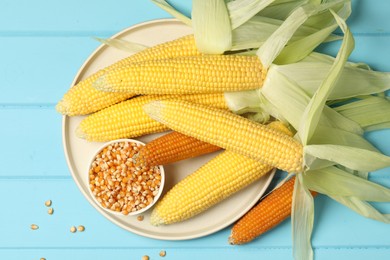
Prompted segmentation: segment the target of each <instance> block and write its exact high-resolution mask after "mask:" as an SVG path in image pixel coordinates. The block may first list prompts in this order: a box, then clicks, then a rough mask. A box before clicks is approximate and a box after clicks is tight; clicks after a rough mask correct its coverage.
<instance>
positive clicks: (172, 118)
mask: <svg viewBox="0 0 390 260" xmlns="http://www.w3.org/2000/svg"><path fill="white" fill-rule="evenodd" d="M144 110H145V111H146V113H147V114H148V115H149V116H151V117H152V118H153V119H155V120H157V121H159V122H161V123H163V124H164V125H166V126H168V127H169V128H171V129H172V130H174V131H177V132H181V133H183V134H185V135H189V136H192V137H195V138H197V139H199V140H201V141H204V142H208V143H211V144H214V145H217V146H219V147H222V148H225V149H226V150H230V151H233V152H236V153H239V154H242V155H245V156H248V157H250V158H252V159H255V160H258V161H260V162H262V163H265V164H268V165H271V166H273V167H276V168H278V169H282V170H284V171H287V172H295V173H298V172H302V161H303V158H302V157H303V146H302V144H300V143H299V142H298V141H297V140H295V139H294V138H292V137H289V136H286V135H285V134H284V133H282V132H281V131H279V130H276V129H273V128H271V127H269V126H266V125H262V124H259V123H256V122H253V121H250V120H248V119H246V118H243V117H241V116H238V115H235V114H233V113H231V112H229V111H226V110H221V109H217V108H211V107H207V106H204V105H200V104H195V103H192V102H188V101H184V100H160V101H154V102H151V103H149V104H147V105H145V106H144Z"/></svg>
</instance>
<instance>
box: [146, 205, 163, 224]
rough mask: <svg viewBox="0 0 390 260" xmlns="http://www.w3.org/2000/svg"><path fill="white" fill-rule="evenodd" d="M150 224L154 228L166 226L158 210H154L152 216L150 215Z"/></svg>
mask: <svg viewBox="0 0 390 260" xmlns="http://www.w3.org/2000/svg"><path fill="white" fill-rule="evenodd" d="M150 224H152V225H153V226H160V225H164V224H165V221H164V219H162V218H161V217H160V215H159V214H158V213H157V210H156V209H154V210H153V211H152V214H151V215H150Z"/></svg>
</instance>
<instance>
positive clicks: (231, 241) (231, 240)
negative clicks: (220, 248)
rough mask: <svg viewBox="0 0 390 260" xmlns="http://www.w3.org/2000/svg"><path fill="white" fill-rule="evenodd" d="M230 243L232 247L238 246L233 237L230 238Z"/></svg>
mask: <svg viewBox="0 0 390 260" xmlns="http://www.w3.org/2000/svg"><path fill="white" fill-rule="evenodd" d="M228 243H229V244H230V245H236V243H235V241H234V238H233V237H232V236H230V237H228Z"/></svg>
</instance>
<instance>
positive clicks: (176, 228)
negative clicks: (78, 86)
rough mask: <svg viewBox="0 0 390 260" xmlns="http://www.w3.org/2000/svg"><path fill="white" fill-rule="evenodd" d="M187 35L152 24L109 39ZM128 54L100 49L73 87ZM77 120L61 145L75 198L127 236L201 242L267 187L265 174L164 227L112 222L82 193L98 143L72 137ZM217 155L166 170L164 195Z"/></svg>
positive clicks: (180, 28)
mask: <svg viewBox="0 0 390 260" xmlns="http://www.w3.org/2000/svg"><path fill="white" fill-rule="evenodd" d="M190 33H191V28H189V27H188V26H186V25H184V24H182V23H181V22H178V21H177V20H173V19H164V20H155V21H151V22H146V23H142V24H139V25H135V26H132V27H130V28H128V29H126V30H124V31H122V32H120V33H118V34H117V35H115V36H113V38H119V39H125V40H129V41H132V42H137V43H141V44H144V45H146V46H153V45H155V44H158V43H161V42H165V41H169V40H173V39H176V38H178V37H180V36H183V35H187V34H190ZM128 55H129V53H125V52H123V51H119V50H116V49H114V48H111V47H107V46H101V47H100V48H98V49H97V50H96V51H95V52H94V53H92V55H91V56H90V57H89V58H88V59H87V61H86V62H85V63H84V65H83V66H82V67H81V69H80V70H79V72H78V74H77V75H76V77H75V79H74V81H73V84H75V83H76V82H79V81H80V80H82V79H84V78H85V77H87V76H89V75H90V74H91V73H93V72H95V71H97V70H98V69H100V68H103V67H106V66H108V65H110V64H112V63H113V62H115V61H117V60H119V59H121V58H124V57H125V56H128ZM82 118H83V117H67V116H64V118H63V129H62V130H63V144H64V150H65V156H66V160H67V163H68V167H69V169H70V172H71V174H72V176H73V179H74V180H75V182H76V184H77V185H78V187H79V188H80V190H81V192H82V193H83V194H84V196H85V197H86V198H87V200H88V201H89V202H90V203H91V204H92V205H93V206H94V207H95V208H96V209H97V210H98V211H99V212H100V213H101V214H102V215H103V216H105V217H106V218H107V219H109V220H110V221H111V222H113V223H115V224H117V225H118V226H120V227H122V228H124V229H126V230H128V231H131V232H133V233H136V234H139V235H142V236H145V237H151V238H156V239H164V240H185V239H192V238H197V237H202V236H206V235H209V234H212V233H214V232H217V231H219V230H221V229H223V228H225V227H226V226H228V225H230V224H231V223H233V222H234V221H236V220H237V219H239V218H240V217H241V216H242V215H243V214H244V213H245V212H247V211H248V210H249V209H250V208H251V207H252V206H253V205H254V204H255V203H256V202H257V201H258V199H259V198H260V197H261V195H262V194H263V193H264V192H265V190H266V188H267V187H268V185H269V183H270V181H271V179H272V177H273V174H274V173H271V174H268V175H267V176H265V177H263V178H262V179H261V180H259V181H257V182H256V183H254V184H252V185H250V186H249V187H247V188H246V189H244V190H243V191H241V192H239V193H237V194H235V195H234V196H232V197H230V198H228V199H227V200H225V201H223V202H222V203H220V204H218V205H217V206H215V207H213V208H212V209H209V210H207V211H206V212H204V213H203V214H201V215H198V216H196V217H194V218H192V219H190V220H187V221H184V222H182V223H178V224H172V225H168V226H159V227H155V226H152V225H150V224H149V214H150V211H149V212H146V213H144V216H145V219H144V221H142V222H141V221H138V220H137V219H136V216H118V215H115V214H110V213H109V212H106V211H103V210H102V209H101V208H100V207H99V206H98V205H97V204H96V202H95V201H94V200H93V199H92V197H91V195H90V193H89V192H88V184H87V181H86V180H87V178H86V177H85V175H86V174H87V169H88V162H89V161H90V158H91V156H93V154H94V153H95V152H96V150H97V149H98V147H99V146H101V143H88V142H86V141H84V140H81V139H79V138H77V137H76V136H75V129H76V127H77V126H78V124H79V122H80V121H81V120H82ZM157 136H159V135H157V134H156V135H148V136H145V137H142V138H138V140H140V141H142V142H145V143H147V142H148V141H150V140H152V139H154V138H156V137H157ZM216 154H217V153H213V154H209V155H205V156H200V157H198V158H194V159H190V160H185V161H182V162H179V163H175V164H171V165H167V166H166V167H165V172H166V184H165V188H164V193H165V192H166V191H167V190H168V189H169V188H170V187H172V186H173V185H174V184H175V183H177V182H178V181H179V180H181V179H182V178H184V177H185V176H187V175H188V174H190V173H191V172H193V171H194V170H196V169H197V168H199V167H200V166H201V165H203V164H204V163H205V162H207V161H208V160H210V159H211V158H213V157H214V156H215V155H216Z"/></svg>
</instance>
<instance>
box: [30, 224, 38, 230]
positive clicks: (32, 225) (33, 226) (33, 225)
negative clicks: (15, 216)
mask: <svg viewBox="0 0 390 260" xmlns="http://www.w3.org/2000/svg"><path fill="white" fill-rule="evenodd" d="M31 229H32V230H37V229H39V226H38V225H36V224H31Z"/></svg>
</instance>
